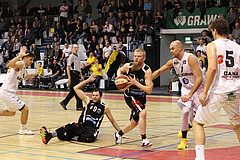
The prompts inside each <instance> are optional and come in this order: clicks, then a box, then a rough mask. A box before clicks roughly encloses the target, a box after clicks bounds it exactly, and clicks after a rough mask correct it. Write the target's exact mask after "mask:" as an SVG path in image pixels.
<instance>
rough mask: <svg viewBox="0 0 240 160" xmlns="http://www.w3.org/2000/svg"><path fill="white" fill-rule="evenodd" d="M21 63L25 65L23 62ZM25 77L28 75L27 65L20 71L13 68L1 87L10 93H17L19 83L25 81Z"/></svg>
mask: <svg viewBox="0 0 240 160" xmlns="http://www.w3.org/2000/svg"><path fill="white" fill-rule="evenodd" d="M20 62H21V63H23V64H24V62H23V61H20ZM25 75H26V67H25V65H24V66H23V68H22V70H20V71H15V70H14V69H13V68H11V69H9V70H8V73H7V75H6V78H5V79H4V81H3V84H2V86H1V89H2V90H5V91H10V92H17V88H18V83H19V82H21V81H22V80H23V79H24V76H25Z"/></svg>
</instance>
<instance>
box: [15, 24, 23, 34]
mask: <svg viewBox="0 0 240 160" xmlns="http://www.w3.org/2000/svg"><path fill="white" fill-rule="evenodd" d="M19 31H20V32H22V31H23V30H22V28H21V25H20V24H17V28H16V30H15V32H14V36H16V35H17V34H18V32H19Z"/></svg>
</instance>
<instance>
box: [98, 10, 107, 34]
mask: <svg viewBox="0 0 240 160" xmlns="http://www.w3.org/2000/svg"><path fill="white" fill-rule="evenodd" d="M96 24H97V26H98V27H99V31H100V32H101V31H102V30H103V28H102V26H103V25H104V24H105V18H104V17H103V14H102V13H98V19H97V20H96Z"/></svg>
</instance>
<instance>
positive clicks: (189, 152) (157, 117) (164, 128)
mask: <svg viewBox="0 0 240 160" xmlns="http://www.w3.org/2000/svg"><path fill="white" fill-rule="evenodd" d="M17 94H18V97H19V98H20V99H22V100H23V101H24V102H25V103H26V105H27V106H28V107H29V108H30V114H29V121H28V126H29V127H30V128H31V129H32V130H33V131H35V135H28V136H27V135H18V134H17V132H18V129H19V127H20V121H19V119H20V112H17V114H16V115H15V116H14V117H0V125H1V131H0V160H33V159H35V160H47V159H53V160H55V159H56V160H61V159H63V160H70V159H73V160H89V159H90V160H118V159H143V160H156V159H157V160H194V158H195V151H194V143H193V133H192V131H190V132H189V134H188V142H189V148H187V149H186V150H184V151H178V150H177V149H176V147H177V145H178V144H179V143H180V139H179V138H178V137H177V133H178V131H179V129H180V116H181V110H180V108H179V107H178V106H177V104H176V101H177V100H178V97H171V96H148V101H147V107H146V108H147V136H148V138H149V140H150V141H151V142H152V143H153V146H152V147H151V148H149V149H148V150H143V149H142V148H141V136H140V132H139V129H138V128H135V129H134V130H132V131H131V132H129V133H127V134H126V135H127V136H129V137H130V139H124V140H123V144H122V145H115V143H114V136H113V135H114V132H115V129H114V128H113V127H112V126H111V123H110V122H109V121H108V119H107V117H105V118H104V120H103V123H102V125H101V129H100V134H99V137H98V140H97V141H96V142H94V143H81V142H76V141H72V142H66V141H60V140H58V139H57V138H55V139H52V140H51V141H50V142H49V143H48V144H47V145H45V144H43V143H42V141H41V137H40V134H39V129H40V128H41V127H42V126H43V125H45V126H46V127H47V128H48V129H49V130H50V131H54V130H55V129H57V128H58V127H61V126H62V125H64V124H67V123H69V122H72V121H77V120H78V117H79V115H80V114H81V111H76V110H75V99H72V101H71V102H70V103H69V106H68V108H69V110H63V109H62V107H61V106H60V104H59V102H60V101H61V100H62V99H63V98H64V97H65V96H66V94H67V92H61V91H31V90H25V91H24V90H22V91H18V93H17ZM103 102H105V104H107V105H108V106H110V108H111V111H112V113H113V116H114V118H115V119H116V120H117V122H118V124H119V125H120V127H121V128H123V127H124V126H125V125H126V124H127V123H128V119H129V114H130V109H129V108H128V106H127V105H126V104H125V102H124V100H123V95H122V94H107V93H106V94H104V96H103ZM0 107H2V104H1V102H0ZM205 131H206V135H207V141H206V151H205V155H206V160H220V159H226V160H227V159H229V160H237V159H240V158H239V153H240V147H239V143H238V141H237V138H236V135H235V133H234V131H233V130H232V129H231V127H230V125H229V123H228V120H227V117H226V116H225V113H224V111H223V110H222V111H221V113H220V115H219V119H218V122H217V123H216V124H211V125H206V126H205Z"/></svg>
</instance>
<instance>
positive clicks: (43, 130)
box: [40, 126, 52, 144]
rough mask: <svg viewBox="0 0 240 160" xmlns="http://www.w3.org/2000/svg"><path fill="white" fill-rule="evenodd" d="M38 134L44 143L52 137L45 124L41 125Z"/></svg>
mask: <svg viewBox="0 0 240 160" xmlns="http://www.w3.org/2000/svg"><path fill="white" fill-rule="evenodd" d="M40 135H41V137H42V142H43V143H44V144H48V142H49V141H50V140H51V139H52V134H51V133H48V131H47V128H46V127H45V126H43V127H42V128H41V129H40Z"/></svg>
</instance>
